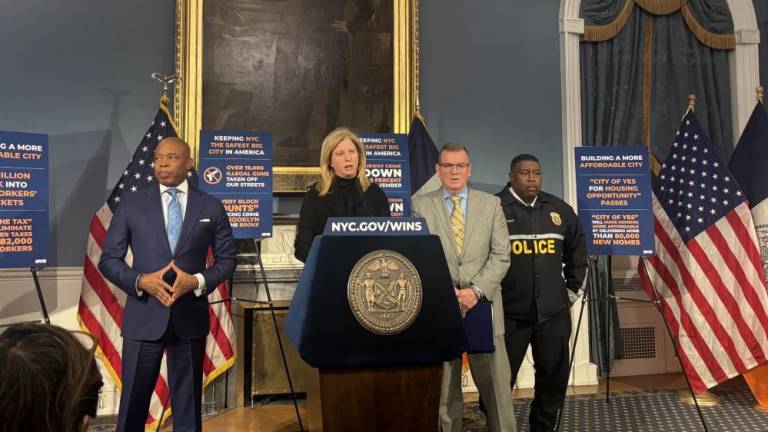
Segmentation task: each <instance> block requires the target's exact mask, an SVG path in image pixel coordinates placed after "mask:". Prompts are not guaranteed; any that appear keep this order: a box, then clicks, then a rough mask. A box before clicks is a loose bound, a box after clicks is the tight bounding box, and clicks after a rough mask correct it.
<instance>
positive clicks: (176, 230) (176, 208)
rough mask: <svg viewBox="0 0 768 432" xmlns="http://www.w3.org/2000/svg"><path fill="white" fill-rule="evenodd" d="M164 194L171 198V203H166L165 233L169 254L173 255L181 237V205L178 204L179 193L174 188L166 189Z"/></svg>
mask: <svg viewBox="0 0 768 432" xmlns="http://www.w3.org/2000/svg"><path fill="white" fill-rule="evenodd" d="M165 192H166V193H168V194H169V195H170V196H171V201H170V202H169V203H168V222H167V223H166V224H165V231H166V233H167V234H168V244H169V245H171V253H173V252H174V251H175V250H176V244H177V243H178V242H179V236H180V235H181V203H180V202H179V193H181V191H179V190H178V189H176V188H168V189H166V191H165Z"/></svg>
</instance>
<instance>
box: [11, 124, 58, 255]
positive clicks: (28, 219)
mask: <svg viewBox="0 0 768 432" xmlns="http://www.w3.org/2000/svg"><path fill="white" fill-rule="evenodd" d="M47 263H48V135H42V134H32V133H23V132H7V131H0V268H20V267H38V268H39V267H44V266H45V265H46V264H47Z"/></svg>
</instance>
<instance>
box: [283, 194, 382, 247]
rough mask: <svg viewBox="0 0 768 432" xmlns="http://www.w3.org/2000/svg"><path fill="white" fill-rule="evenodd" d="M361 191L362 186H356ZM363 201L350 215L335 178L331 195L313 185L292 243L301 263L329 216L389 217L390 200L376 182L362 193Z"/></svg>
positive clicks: (303, 203) (305, 197) (306, 197)
mask: <svg viewBox="0 0 768 432" xmlns="http://www.w3.org/2000/svg"><path fill="white" fill-rule="evenodd" d="M357 190H358V193H359V191H361V189H359V188H358V189H357ZM362 195H363V200H360V201H359V205H358V206H357V208H356V209H355V210H354V211H353V212H352V214H349V213H350V212H348V211H347V209H346V208H345V205H344V200H343V197H342V194H341V192H340V191H339V190H338V187H337V185H336V183H335V181H334V184H333V185H331V190H330V191H329V192H328V195H326V196H324V197H321V196H320V195H319V192H318V190H317V186H316V185H315V184H312V185H311V186H310V187H309V188H308V189H307V194H306V195H304V201H303V202H302V203H301V213H300V215H299V225H298V226H297V227H296V241H295V242H294V244H293V248H294V252H293V254H294V256H295V257H296V258H297V259H298V260H300V261H301V262H304V261H306V259H307V255H308V254H309V248H310V247H311V246H312V240H313V239H314V238H315V236H317V235H320V234H322V233H323V229H324V228H325V222H326V220H327V219H328V218H329V217H347V216H378V217H389V216H390V213H389V201H387V196H386V195H384V191H382V190H381V188H380V187H378V186H377V185H376V184H373V183H371V185H370V186H369V187H368V189H367V190H366V191H365V192H363V194H362Z"/></svg>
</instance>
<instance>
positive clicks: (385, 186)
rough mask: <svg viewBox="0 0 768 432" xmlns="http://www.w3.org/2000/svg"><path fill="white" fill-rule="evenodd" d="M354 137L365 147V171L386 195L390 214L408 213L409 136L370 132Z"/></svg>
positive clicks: (409, 209)
mask: <svg viewBox="0 0 768 432" xmlns="http://www.w3.org/2000/svg"><path fill="white" fill-rule="evenodd" d="M357 136H358V137H360V141H362V143H363V146H364V147H365V165H366V169H365V171H366V172H365V174H366V176H368V178H369V179H370V180H371V181H372V182H374V183H376V184H377V185H378V186H379V187H380V188H381V189H382V190H383V191H384V193H385V194H386V195H387V199H388V200H389V210H390V213H391V214H392V216H394V217H402V216H407V215H409V214H411V174H410V167H409V164H408V136H407V135H403V134H387V133H372V132H361V133H359V134H357Z"/></svg>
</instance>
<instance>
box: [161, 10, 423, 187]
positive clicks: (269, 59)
mask: <svg viewBox="0 0 768 432" xmlns="http://www.w3.org/2000/svg"><path fill="white" fill-rule="evenodd" d="M417 22H418V0H205V1H203V0H177V3H176V53H177V55H176V73H177V74H178V75H179V76H181V80H180V81H179V82H177V83H176V88H175V97H174V107H175V110H174V111H175V115H176V120H177V124H178V125H179V127H180V134H181V135H182V136H183V137H184V138H185V139H186V140H187V141H188V142H189V143H190V145H191V146H192V148H193V151H194V153H195V154H196V153H197V152H196V149H197V144H198V142H197V141H198V139H199V136H198V135H199V131H200V130H201V129H206V130H208V129H246V130H267V131H270V132H272V137H273V140H272V141H273V148H274V167H275V168H274V173H275V177H274V181H273V184H274V191H275V192H299V191H304V190H305V187H306V185H307V183H309V182H310V181H312V180H313V179H314V178H315V177H316V176H318V175H319V168H318V163H319V156H320V146H321V144H322V140H323V137H324V136H325V135H326V134H327V133H328V132H330V131H331V130H333V129H335V128H336V127H340V126H347V127H349V128H351V129H352V130H354V131H367V132H397V133H405V132H407V129H408V127H409V125H410V120H411V117H412V115H413V112H414V110H415V106H416V98H417V93H418V88H417V85H418V84H417V83H418V26H417Z"/></svg>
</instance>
